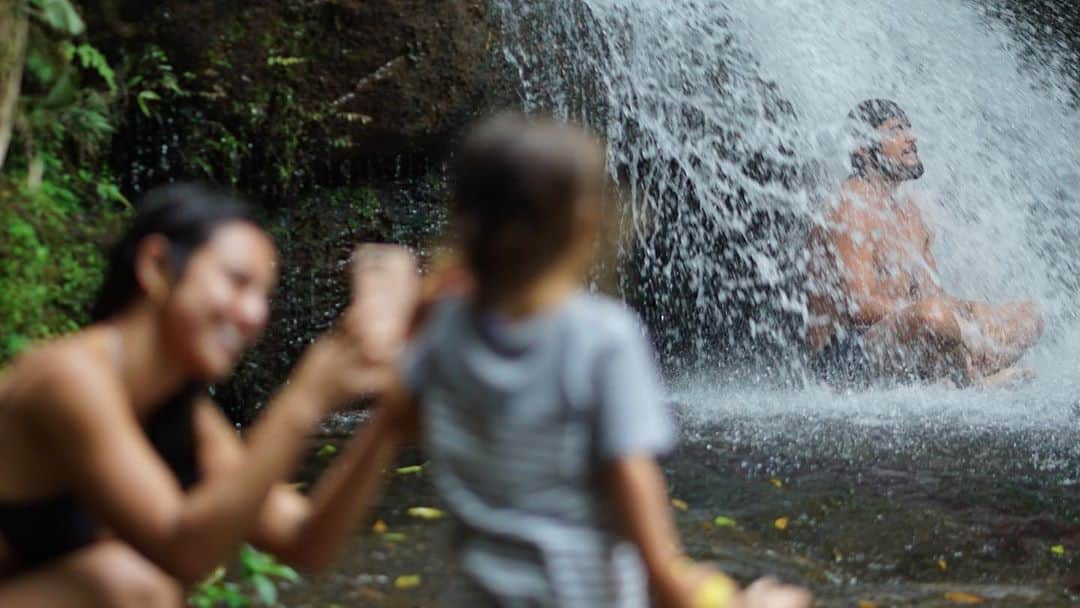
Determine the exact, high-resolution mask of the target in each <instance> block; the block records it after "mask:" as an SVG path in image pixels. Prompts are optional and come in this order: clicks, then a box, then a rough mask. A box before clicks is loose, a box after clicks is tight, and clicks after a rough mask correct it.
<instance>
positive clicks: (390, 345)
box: [343, 244, 421, 364]
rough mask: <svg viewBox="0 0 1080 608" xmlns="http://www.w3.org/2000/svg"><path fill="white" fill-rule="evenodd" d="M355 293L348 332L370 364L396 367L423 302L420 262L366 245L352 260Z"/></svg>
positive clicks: (392, 248) (399, 250) (402, 252)
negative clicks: (420, 303)
mask: <svg viewBox="0 0 1080 608" xmlns="http://www.w3.org/2000/svg"><path fill="white" fill-rule="evenodd" d="M352 288H353V300H352V304H351V305H350V306H349V308H348V310H346V311H345V316H344V318H343V328H344V329H345V330H346V333H348V334H349V336H350V337H351V338H352V339H354V340H356V341H357V342H358V343H359V344H360V346H361V348H362V350H363V357H364V359H365V360H366V361H367V362H369V363H372V364H394V363H396V362H397V358H398V356H399V355H400V354H401V350H402V349H403V348H404V346H405V342H406V339H407V337H408V334H409V329H410V325H411V323H412V320H413V317H414V316H415V314H416V308H417V305H418V304H419V302H420V292H421V281H420V273H419V271H418V270H417V265H416V258H415V257H413V255H412V254H411V253H409V251H408V250H407V249H405V248H404V247H400V246H397V245H374V244H366V245H361V246H360V247H358V248H357V249H356V252H355V253H354V254H353V270H352Z"/></svg>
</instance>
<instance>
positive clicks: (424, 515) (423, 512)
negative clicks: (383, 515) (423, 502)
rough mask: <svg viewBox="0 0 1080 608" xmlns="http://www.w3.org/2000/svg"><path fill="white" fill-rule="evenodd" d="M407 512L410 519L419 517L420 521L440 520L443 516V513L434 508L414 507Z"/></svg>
mask: <svg viewBox="0 0 1080 608" xmlns="http://www.w3.org/2000/svg"><path fill="white" fill-rule="evenodd" d="M406 512H407V513H408V514H409V516H410V517H417V518H419V519H439V518H440V517H442V516H443V512H442V511H440V510H438V509H434V508H432V507H413V508H411V509H409V510H408V511H406Z"/></svg>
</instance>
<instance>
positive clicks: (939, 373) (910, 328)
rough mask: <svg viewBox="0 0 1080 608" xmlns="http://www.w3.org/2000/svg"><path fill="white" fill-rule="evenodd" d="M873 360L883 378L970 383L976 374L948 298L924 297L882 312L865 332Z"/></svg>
mask: <svg viewBox="0 0 1080 608" xmlns="http://www.w3.org/2000/svg"><path fill="white" fill-rule="evenodd" d="M863 340H864V345H865V347H866V349H867V351H868V354H869V355H870V358H871V360H872V363H873V365H875V366H876V367H877V371H878V372H879V373H880V374H881V375H882V376H883V377H885V378H889V379H892V380H910V379H913V378H919V379H923V380H929V381H931V382H935V381H942V380H949V381H952V382H953V383H955V384H956V385H958V386H969V385H971V384H972V383H974V382H975V381H976V380H977V379H978V376H979V374H978V372H977V370H976V369H975V367H974V365H973V363H972V360H971V355H970V353H969V352H968V349H967V347H966V345H965V344H964V340H963V337H962V335H961V331H960V324H959V321H958V319H957V317H956V313H955V312H954V308H953V307H952V306H950V303H949V302H948V301H946V300H943V299H927V300H923V301H920V302H917V303H915V304H911V305H908V306H906V307H904V308H902V309H900V310H898V311H896V312H893V313H892V314H890V315H888V316H886V317H885V318H884V319H882V320H881V321H880V322H878V323H877V324H875V325H874V326H873V327H871V328H870V329H869V330H868V331H867V332H866V334H864V336H863Z"/></svg>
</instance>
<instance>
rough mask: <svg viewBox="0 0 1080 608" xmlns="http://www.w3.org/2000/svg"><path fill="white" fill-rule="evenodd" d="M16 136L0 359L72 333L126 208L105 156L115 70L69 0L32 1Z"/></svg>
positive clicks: (6, 216)
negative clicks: (87, 33) (83, 37)
mask: <svg viewBox="0 0 1080 608" xmlns="http://www.w3.org/2000/svg"><path fill="white" fill-rule="evenodd" d="M24 7H25V8H26V9H27V14H28V15H29V16H30V17H31V23H30V36H29V40H28V42H27V49H26V64H25V70H24V75H23V83H22V90H21V94H20V96H19V99H18V101H17V105H16V114H15V121H14V122H15V131H14V133H15V137H14V140H13V145H12V148H11V154H10V157H9V159H8V164H7V165H6V166H5V174H4V175H2V176H0V231H2V233H3V237H2V238H0V362H3V361H6V360H8V359H9V358H10V357H12V356H13V355H14V354H16V353H17V352H18V351H19V350H21V349H22V348H24V347H25V346H26V345H27V344H29V343H31V342H33V341H35V340H38V339H42V338H48V337H52V336H56V335H59V334H62V333H65V332H69V331H73V330H75V329H77V328H78V327H79V326H80V325H82V324H84V323H86V322H87V321H88V308H89V304H90V301H91V299H92V298H93V297H94V295H95V293H96V291H97V289H98V285H99V284H100V280H101V275H102V272H103V269H104V263H105V261H104V255H103V252H102V247H101V244H102V243H103V242H104V241H105V240H107V239H108V237H109V236H110V235H111V234H112V233H113V232H114V231H115V230H116V228H117V226H118V225H119V222H120V221H121V220H122V219H123V217H124V216H125V215H126V212H127V209H128V207H129V205H128V203H127V200H126V199H125V198H124V197H123V195H122V194H121V193H120V190H119V188H118V186H117V185H116V181H115V180H114V179H113V177H112V175H111V174H110V172H109V171H108V169H104V168H102V167H103V165H104V163H103V162H101V161H102V159H101V156H102V154H103V152H104V150H105V148H106V146H107V145H108V143H109V141H110V140H111V137H112V134H113V133H114V131H115V127H114V123H115V120H116V112H115V110H114V106H115V104H116V101H117V96H118V93H119V91H118V88H119V87H118V86H117V79H116V74H115V73H114V71H113V69H112V67H111V66H110V65H109V62H108V61H107V59H106V58H105V56H104V55H103V54H102V53H101V52H99V51H98V50H97V49H96V48H95V47H93V46H92V45H90V44H89V43H88V42H86V41H84V40H80V39H78V37H79V36H81V35H82V34H83V32H84V30H85V25H84V24H83V21H82V18H81V17H80V16H79V13H78V11H77V10H76V8H75V7H74V6H73V5H72V4H71V3H70V2H68V1H67V0H30V1H28V2H27V3H26V4H25V5H24Z"/></svg>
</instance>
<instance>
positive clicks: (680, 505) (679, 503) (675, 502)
mask: <svg viewBox="0 0 1080 608" xmlns="http://www.w3.org/2000/svg"><path fill="white" fill-rule="evenodd" d="M671 506H673V507H675V508H676V509H678V510H680V511H686V510H687V509H689V508H690V505H688V504H686V501H685V500H679V499H678V498H672V499H671Z"/></svg>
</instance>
